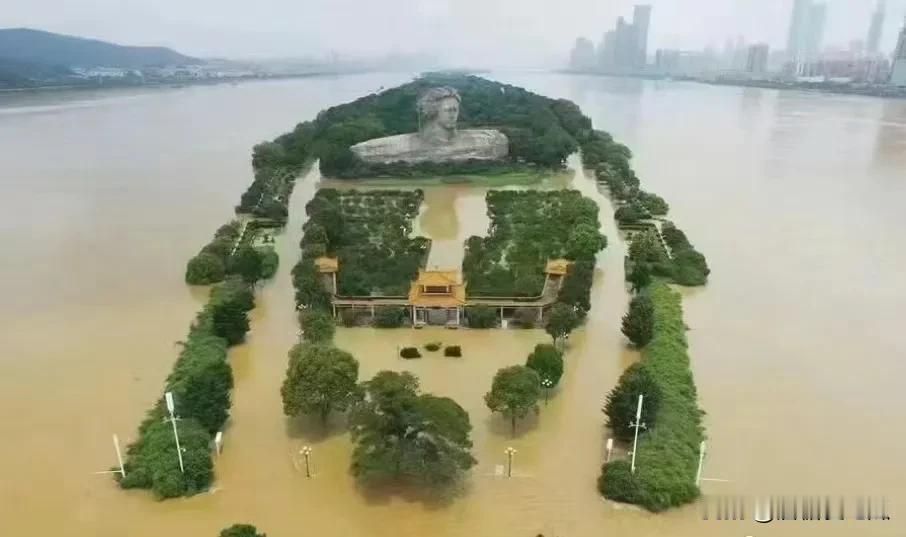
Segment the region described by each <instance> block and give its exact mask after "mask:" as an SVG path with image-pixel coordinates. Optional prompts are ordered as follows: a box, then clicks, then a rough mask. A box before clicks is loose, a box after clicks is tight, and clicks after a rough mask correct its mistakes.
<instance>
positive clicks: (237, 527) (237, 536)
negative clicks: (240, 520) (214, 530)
mask: <svg viewBox="0 0 906 537" xmlns="http://www.w3.org/2000/svg"><path fill="white" fill-rule="evenodd" d="M220 537H267V534H265V533H258V528H256V527H255V526H252V525H251V524H233V525H232V526H230V527H229V528H227V529H225V530H223V531H221V532H220Z"/></svg>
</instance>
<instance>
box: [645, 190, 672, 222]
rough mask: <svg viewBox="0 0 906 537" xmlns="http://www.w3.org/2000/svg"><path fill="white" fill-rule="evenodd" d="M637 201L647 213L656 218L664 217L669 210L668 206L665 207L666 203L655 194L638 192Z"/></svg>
mask: <svg viewBox="0 0 906 537" xmlns="http://www.w3.org/2000/svg"><path fill="white" fill-rule="evenodd" d="M637 199H638V200H639V203H640V204H641V205H642V207H644V208H645V210H647V211H648V212H649V213H651V214H653V215H656V216H664V215H665V214H667V212H668V211H669V210H670V206H669V205H667V202H666V201H664V198H662V197H660V196H658V195H657V194H651V193H650V192H645V191H644V190H640V191H639V192H638V195H637Z"/></svg>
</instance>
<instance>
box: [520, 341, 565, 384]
mask: <svg viewBox="0 0 906 537" xmlns="http://www.w3.org/2000/svg"><path fill="white" fill-rule="evenodd" d="M525 365H526V367H528V368H529V369H532V370H534V371H535V372H536V373H538V376H539V377H541V379H542V380H544V379H547V380H549V381H551V382H552V383H553V386H556V385H557V384H558V383H559V382H560V377H561V376H563V353H562V352H560V351H559V350H557V348H556V347H554V346H553V345H548V344H545V343H539V344H538V345H535V350H533V351H532V353H531V354H529V356H528V359H527V360H526V362H525Z"/></svg>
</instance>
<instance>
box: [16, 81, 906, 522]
mask: <svg viewBox="0 0 906 537" xmlns="http://www.w3.org/2000/svg"><path fill="white" fill-rule="evenodd" d="M489 76H490V77H492V78H496V79H499V80H502V81H506V82H511V83H515V84H518V85H522V86H525V87H527V88H529V89H531V90H534V91H537V92H539V93H542V94H545V95H548V96H552V97H564V98H568V99H571V100H573V101H575V102H576V103H578V104H579V105H580V106H581V107H582V109H583V111H584V112H585V113H586V114H588V115H589V116H591V117H592V119H593V121H594V123H595V125H596V126H597V127H599V128H603V129H605V130H608V131H610V132H611V133H613V135H614V136H615V137H616V138H617V139H619V140H620V141H622V142H623V143H625V144H626V145H628V146H629V147H630V148H631V149H632V150H633V152H634V153H635V160H634V163H635V167H636V169H637V171H638V173H639V176H640V177H641V179H642V183H643V185H644V186H645V187H646V188H647V189H649V190H651V191H654V192H657V193H659V194H661V195H663V196H664V197H665V198H666V199H667V200H668V202H670V204H671V215H672V217H673V219H674V220H675V221H676V222H677V223H678V224H679V226H680V227H682V228H683V229H684V230H685V231H686V232H687V234H688V235H689V237H690V238H691V240H692V241H693V243H694V244H695V245H696V247H697V248H698V249H699V250H701V251H702V252H704V253H705V254H706V255H707V257H708V261H709V264H710V265H711V268H712V270H713V273H712V276H711V280H710V282H709V284H708V285H707V286H706V287H703V288H698V289H692V290H684V294H685V300H684V306H685V310H686V322H687V324H688V325H689V328H690V331H689V340H690V345H691V355H692V358H693V368H694V371H695V375H696V382H697V384H698V388H699V392H700V400H701V405H702V407H703V408H704V409H705V410H706V412H707V416H706V425H707V428H708V436H709V456H708V458H707V461H706V465H705V471H704V474H705V477H706V478H708V479H709V481H706V482H705V483H704V484H703V489H704V491H705V492H706V493H708V494H714V495H717V494H822V495H823V494H845V495H847V496H848V498H850V499H853V498H854V497H855V496H856V495H859V494H872V495H875V497H880V496H882V495H886V496H887V498H888V502H889V503H888V510H889V511H890V513H891V515H892V516H893V520H892V521H889V522H855V521H850V522H842V523H833V524H829V523H816V522H809V523H805V522H783V523H780V522H775V523H773V524H771V525H767V526H759V525H757V524H754V523H752V522H745V523H742V522H717V521H713V520H711V521H707V522H705V521H702V520H701V517H700V515H699V510H698V509H697V508H696V507H694V506H690V507H687V508H683V509H677V510H674V511H671V512H668V513H666V514H661V515H652V514H649V513H645V512H639V511H637V510H634V509H629V508H619V507H617V506H614V505H613V504H610V503H608V502H605V501H603V500H602V499H600V497H599V496H598V495H597V494H596V492H595V489H594V485H595V479H596V478H597V475H598V472H599V465H600V461H601V458H602V451H603V443H604V440H605V439H606V432H605V430H604V429H603V421H604V417H603V415H602V414H601V412H600V410H599V409H600V406H601V403H602V401H603V399H604V397H605V395H606V393H607V392H608V391H609V390H610V388H611V387H612V386H613V385H614V383H615V382H616V379H617V377H618V376H619V374H620V372H621V371H622V370H623V369H624V368H625V367H626V366H627V365H629V364H630V363H632V361H633V360H635V359H636V358H637V356H636V355H635V353H634V352H632V351H630V350H627V349H626V348H625V347H624V342H623V339H622V337H621V335H620V334H619V319H620V317H621V315H622V314H623V312H624V309H625V307H626V294H625V291H624V287H623V283H622V256H623V253H624V251H625V245H624V244H623V243H622V241H621V240H620V239H619V237H618V235H617V234H616V232H615V229H614V225H613V222H612V220H611V211H612V207H611V206H610V204H609V202H608V200H607V199H606V198H605V197H604V196H603V195H601V194H600V193H599V192H598V190H597V188H596V187H595V185H594V183H593V182H591V181H590V180H589V179H588V178H587V177H586V176H585V174H584V173H583V171H582V170H580V169H578V164H577V161H576V159H575V158H573V159H571V161H570V163H571V164H570V165H571V167H572V168H573V170H574V177H573V179H572V182H571V186H572V187H574V188H578V189H580V190H582V191H583V192H584V193H586V194H587V195H589V196H592V197H594V198H595V199H596V200H597V201H598V202H599V203H600V205H601V207H602V215H601V219H602V224H603V226H604V230H605V232H606V233H607V235H608V237H609V239H610V245H609V246H608V248H607V249H606V250H605V251H604V252H603V253H602V254H601V255H600V258H599V271H598V273H597V276H596V280H595V286H594V289H593V298H592V302H593V309H592V311H591V313H590V319H589V323H588V325H587V326H586V327H585V328H583V329H580V330H579V331H578V332H576V333H575V334H574V335H573V336H572V337H571V338H570V339H571V341H570V344H569V348H568V354H567V368H566V373H565V375H564V378H563V381H562V383H561V386H560V388H559V389H558V391H557V392H556V393H555V394H554V395H553V397H552V398H551V400H550V402H549V403H548V404H547V405H544V406H543V407H542V409H541V412H540V414H539V416H538V417H537V418H536V419H531V420H530V421H528V422H527V423H524V424H522V425H520V428H519V434H518V435H517V437H516V438H510V436H509V434H508V427H507V424H505V423H504V422H503V420H502V419H501V418H499V417H496V416H491V415H490V414H489V412H488V411H487V409H486V408H485V406H484V403H483V401H482V395H483V394H484V392H485V391H487V389H488V388H489V386H490V381H491V377H492V376H493V373H494V371H496V370H497V369H498V368H500V367H502V366H504V365H509V364H514V363H522V362H523V361H524V359H525V356H526V355H527V353H528V352H529V351H530V349H531V348H532V347H533V345H534V344H535V343H537V342H540V341H545V340H546V339H547V337H546V336H545V334H544V333H543V332H542V331H538V330H527V331H518V330H511V331H490V332H489V331H468V330H462V331H447V330H443V329H425V330H421V331H410V330H389V331H388V330H385V331H378V330H372V329H339V330H338V333H337V344H338V345H339V346H340V347H342V348H344V349H347V350H349V351H350V352H352V353H353V354H354V355H355V356H356V357H357V358H358V360H359V361H360V362H361V374H362V378H367V377H370V376H371V375H372V374H374V373H375V372H377V371H379V370H381V369H386V368H393V369H399V368H403V367H405V368H406V369H409V370H411V371H412V372H413V373H415V374H416V375H418V376H419V378H420V379H421V384H422V388H423V389H424V390H425V391H427V392H432V393H436V394H440V395H446V396H450V397H453V398H454V399H456V400H457V401H458V402H459V403H460V404H461V405H462V406H463V407H464V408H466V410H468V411H469V413H470V415H471V420H472V424H473V427H474V431H473V440H474V443H475V449H474V453H475V456H476V458H477V459H478V461H479V462H478V465H477V466H476V467H475V468H474V470H473V471H472V472H471V475H470V478H469V479H468V481H467V483H466V484H465V486H464V488H463V490H461V491H458V493H457V494H456V495H455V496H453V497H451V498H442V499H439V498H428V497H424V496H422V495H420V494H418V493H416V492H414V491H411V490H405V489H401V490H391V491H384V492H383V493H381V494H367V493H364V492H363V491H360V490H358V489H357V488H356V486H355V484H354V481H353V480H352V478H351V477H350V476H349V475H348V472H347V469H348V464H349V455H350V451H351V446H350V444H349V440H348V436H347V435H346V434H344V433H343V432H342V428H341V424H340V423H339V420H335V421H334V423H333V424H332V426H331V427H330V428H329V429H328V430H326V431H324V430H321V429H319V428H318V427H313V426H312V424H308V423H306V422H304V421H301V422H300V421H298V420H293V421H290V420H287V419H286V418H284V417H283V415H282V412H281V404H280V396H279V387H280V384H281V382H282V379H283V376H284V372H285V367H286V351H287V350H288V349H289V347H290V346H291V345H292V344H293V343H294V341H295V339H296V330H297V325H296V321H295V317H294V314H293V306H294V304H293V295H292V286H291V282H290V277H289V271H290V268H291V266H292V264H293V263H294V262H295V260H296V259H297V257H298V253H299V252H298V241H299V237H300V234H301V230H300V227H301V224H302V222H303V221H304V210H303V207H304V204H305V201H306V200H307V199H309V198H310V197H311V196H312V195H313V193H314V190H315V189H316V188H317V183H318V180H319V177H318V174H317V172H310V173H308V174H306V176H305V177H304V178H303V179H301V180H300V181H299V182H298V183H297V187H296V190H295V192H294V194H293V198H292V201H291V220H290V224H289V225H288V226H287V228H286V231H285V232H284V233H283V234H282V235H281V236H280V237H279V239H278V245H277V247H278V249H279V252H280V255H281V267H280V270H279V271H278V273H277V275H276V277H275V278H274V279H273V281H271V282H269V283H267V284H266V285H264V286H263V288H262V289H261V291H260V293H259V299H258V307H257V308H256V309H255V310H254V311H253V313H252V331H251V334H250V337H249V340H248V343H247V344H245V345H242V346H240V347H238V348H236V349H235V350H234V351H232V353H231V363H232V366H233V369H234V372H235V377H236V389H235V391H234V394H233V409H232V419H231V422H230V424H229V426H228V428H227V430H226V435H225V436H226V446H225V450H224V452H223V454H222V456H221V457H220V458H219V459H218V460H217V461H216V471H217V477H218V478H217V482H216V485H215V486H216V488H215V489H214V491H212V493H211V494H203V495H199V496H196V497H194V498H190V499H185V500H174V501H166V502H157V501H155V500H153V499H152V497H151V496H150V495H149V494H148V493H146V492H142V491H128V492H124V491H121V490H119V489H118V488H117V487H116V486H115V484H114V483H113V481H112V479H111V478H110V477H109V476H105V475H96V474H95V473H94V472H97V471H101V470H106V469H108V468H110V467H111V466H112V465H113V464H115V455H114V452H113V446H112V444H111V438H110V435H111V433H118V434H119V436H120V437H121V438H122V439H123V440H124V441H125V440H129V439H131V438H133V437H134V434H135V429H136V427H137V425H138V424H139V422H140V421H141V419H142V416H143V413H144V411H145V410H146V409H147V408H148V407H149V406H150V405H151V403H152V402H153V401H154V400H155V398H156V397H158V396H159V394H160V390H161V387H162V386H163V382H164V379H165V377H166V375H167V374H168V373H169V371H170V369H171V366H172V363H173V360H174V359H175V357H176V353H177V347H176V345H175V342H177V341H178V340H180V339H182V338H183V337H184V336H185V333H186V330H187V328H188V326H189V323H190V321H191V319H192V318H193V316H194V315H195V313H196V311H197V310H198V309H199V308H200V307H201V305H202V304H203V302H204V299H205V295H204V293H203V292H198V291H195V290H191V289H190V288H188V287H187V286H185V284H184V283H183V279H182V278H183V270H184V267H185V262H186V260H187V259H188V258H189V257H190V256H192V255H193V254H194V253H195V252H196V251H197V250H198V249H199V248H200V247H201V246H202V245H203V244H205V243H206V242H207V240H208V239H209V237H210V235H211V234H212V233H213V231H214V230H215V229H216V228H217V227H218V226H219V225H220V224H222V223H223V222H224V221H226V220H227V219H228V218H229V217H230V215H231V212H232V207H233V206H234V204H235V203H236V202H237V201H238V199H239V195H240V194H241V192H242V191H243V190H244V188H245V187H246V186H247V185H248V183H249V182H250V181H251V166H250V162H249V160H250V158H249V157H250V150H251V146H252V145H253V144H254V143H256V142H258V141H262V140H265V139H270V138H273V137H274V136H276V135H277V134H280V133H282V132H285V131H287V130H289V129H291V128H292V127H293V126H294V124H295V123H296V122H298V121H302V120H305V119H309V118H311V117H313V116H314V115H315V114H316V113H317V112H318V111H319V110H321V109H323V108H325V107H327V106H330V105H333V104H339V103H342V102H346V101H348V100H351V99H353V98H355V97H358V96H361V95H364V94H367V93H369V92H372V91H377V90H378V89H379V88H381V87H391V86H393V85H396V84H399V83H401V82H403V81H405V80H407V79H408V78H409V76H408V75H404V74H368V75H355V76H345V77H335V78H333V77H324V78H309V79H300V80H282V81H268V82H256V83H246V84H239V85H235V86H232V85H222V86H199V87H186V88H178V89H175V88H174V89H138V90H120V91H109V92H99V93H92V92H87V91H74V92H70V91H65V92H52V93H39V94H21V95H5V96H0V163H2V167H3V173H2V175H0V244H2V245H3V246H4V250H5V252H6V253H5V254H4V262H3V263H2V264H0V296H2V297H3V299H2V302H0V323H2V326H3V329H2V331H0V349H2V353H0V368H2V369H0V372H2V374H0V438H2V439H3V440H4V442H3V443H2V445H0V461H2V462H0V473H2V480H0V535H67V536H68V535H72V536H99V537H114V536H116V537H121V536H124V535H128V536H130V537H131V536H137V537H144V536H148V537H151V536H159V535H163V534H166V535H179V536H183V535H185V536H193V537H195V536H198V537H202V536H214V535H216V534H217V532H218V531H219V530H220V529H221V528H223V527H226V526H228V525H230V524H232V523H234V522H249V523H253V524H256V525H257V526H258V527H259V528H260V529H261V530H263V531H266V532H267V533H268V535H270V536H272V537H281V536H289V535H301V534H315V535H319V536H324V537H331V536H338V537H339V536H344V537H345V536H357V535H363V536H364V535H369V536H378V537H380V536H388V537H389V536H393V537H399V536H422V535H441V536H451V537H454V536H455V537H458V536H466V535H468V536H474V535H487V536H491V535H494V536H513V537H526V536H534V535H536V534H538V533H543V534H544V535H546V536H547V537H551V536H557V537H560V536H563V537H569V536H576V537H586V536H587V537H592V536H600V535H620V536H623V535H626V536H628V535H632V536H649V535H650V536H656V535H669V536H699V535H740V536H743V535H754V536H760V535H797V536H798V535H819V534H820V535H840V536H844V535H845V536H849V535H895V534H898V533H897V532H898V530H902V528H903V527H904V525H903V522H902V521H903V517H904V516H906V462H904V461H903V460H902V457H900V456H899V455H900V453H902V445H903V442H904V441H906V425H904V423H906V420H904V418H903V414H902V412H903V410H902V409H903V408H904V407H906V390H904V389H903V388H902V383H903V380H902V379H904V378H906V375H904V369H906V365H904V356H906V338H904V337H903V335H902V333H901V329H902V328H901V326H902V323H903V312H904V311H906V309H904V308H906V282H904V281H903V279H902V278H901V277H900V276H901V273H902V269H901V267H903V266H904V264H906V254H904V252H906V234H904V233H903V232H904V230H906V225H904V224H903V218H902V207H903V206H904V205H906V101H893V100H883V99H873V98H861V97H850V96H837V95H826V94H809V93H802V92H778V91H774V90H762V89H752V88H745V89H744V88H731V87H713V86H706V85H699V84H694V83H676V82H654V81H641V80H631V79H612V78H604V77H581V76H566V75H555V74H542V73H511V72H507V73H492V74H491V75H489ZM486 222H487V217H486V216H485V215H484V207H483V204H482V203H481V190H480V189H476V188H470V187H466V186H461V185H460V186H451V187H436V188H431V189H428V191H427V192H426V204H425V207H424V209H423V212H422V214H421V215H420V217H419V222H418V225H417V226H416V228H417V230H419V231H420V232H423V233H426V234H428V235H431V236H434V237H436V239H437V240H438V244H439V245H440V244H444V245H446V246H445V247H444V248H441V249H438V253H437V254H436V255H437V257H436V258H435V259H434V260H433V261H432V262H434V263H437V264H448V263H456V262H457V259H458V258H457V257H456V254H455V248H450V247H449V246H451V245H452V246H454V247H455V244H456V242H457V241H458V240H461V238H462V237H464V236H466V235H468V234H471V233H475V232H476V230H479V231H480V229H481V228H482V227H483V226H484V225H485V223H486ZM451 252H453V253H452V254H451ZM434 255H435V254H434V253H432V256H434ZM431 340H439V341H442V342H444V343H448V344H460V345H462V347H463V351H464V357H463V358H461V359H458V360H456V359H447V358H443V357H440V356H434V355H431V354H429V355H428V356H426V357H425V358H423V359H422V360H419V361H408V362H401V361H400V360H398V359H397V358H396V347H397V345H405V344H409V343H425V342H428V341H431ZM303 445H310V446H311V447H312V448H313V454H312V465H313V470H314V472H315V475H314V478H312V479H306V478H305V476H304V472H301V471H300V470H299V465H298V460H297V457H296V455H295V454H296V453H297V452H298V450H299V449H300V448H301V446H303ZM508 446H513V447H515V448H516V449H517V450H518V453H517V454H516V456H515V460H514V477H513V478H512V479H504V478H501V477H497V476H495V471H496V466H497V465H499V464H503V463H504V462H505V455H504V449H505V448H506V447H508Z"/></svg>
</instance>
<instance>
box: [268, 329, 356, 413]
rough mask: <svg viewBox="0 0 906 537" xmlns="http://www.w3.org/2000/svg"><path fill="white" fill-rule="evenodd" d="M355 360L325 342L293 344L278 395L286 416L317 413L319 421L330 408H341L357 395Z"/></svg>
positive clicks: (352, 400)
mask: <svg viewBox="0 0 906 537" xmlns="http://www.w3.org/2000/svg"><path fill="white" fill-rule="evenodd" d="M358 378H359V363H358V362H357V361H356V360H355V358H353V357H352V355H351V354H349V353H348V352H345V351H341V350H340V349H337V348H336V347H330V346H327V345H311V344H304V345H296V346H295V347H293V349H292V350H291V351H290V352H289V367H288V368H287V370H286V380H284V381H283V387H282V388H281V389H280V394H281V395H282V396H283V412H284V413H285V414H286V415H287V416H295V415H297V414H318V416H319V417H320V418H321V421H322V422H323V423H325V424H326V423H327V418H328V417H329V416H330V413H331V412H333V411H345V410H346V409H348V408H349V407H350V406H351V405H352V404H353V403H354V402H355V401H356V400H357V399H358V397H359V393H360V392H359V388H358V385H357V384H356V383H357V382H358Z"/></svg>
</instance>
